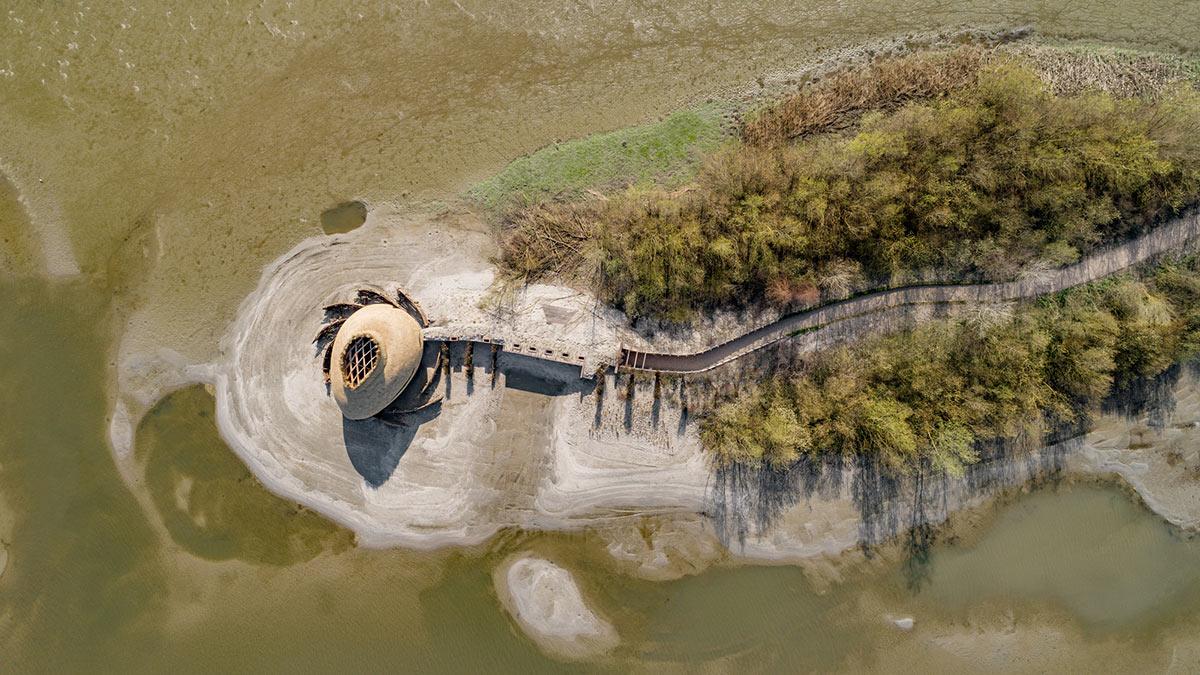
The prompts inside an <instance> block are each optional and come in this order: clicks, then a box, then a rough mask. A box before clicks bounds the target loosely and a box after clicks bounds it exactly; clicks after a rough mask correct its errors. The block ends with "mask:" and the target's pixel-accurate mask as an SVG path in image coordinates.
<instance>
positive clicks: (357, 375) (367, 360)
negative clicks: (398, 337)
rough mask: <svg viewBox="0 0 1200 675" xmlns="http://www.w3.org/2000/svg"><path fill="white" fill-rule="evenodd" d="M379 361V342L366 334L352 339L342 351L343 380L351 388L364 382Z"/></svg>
mask: <svg viewBox="0 0 1200 675" xmlns="http://www.w3.org/2000/svg"><path fill="white" fill-rule="evenodd" d="M378 363H379V343H378V342H375V340H373V339H371V338H370V337H368V336H366V335H359V336H357V337H355V338H354V339H352V340H350V344H348V345H346V351H344V352H343V353H342V380H343V381H344V382H345V383H346V386H347V387H350V388H351V389H353V388H355V387H357V386H358V385H360V384H362V383H363V381H364V380H366V379H367V377H369V376H370V375H371V372H372V371H374V370H375V366H376V365H378Z"/></svg>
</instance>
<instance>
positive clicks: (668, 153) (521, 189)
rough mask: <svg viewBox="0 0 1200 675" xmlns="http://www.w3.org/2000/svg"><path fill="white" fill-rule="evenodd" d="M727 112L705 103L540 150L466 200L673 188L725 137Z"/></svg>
mask: <svg viewBox="0 0 1200 675" xmlns="http://www.w3.org/2000/svg"><path fill="white" fill-rule="evenodd" d="M727 112H728V108H727V107H726V106H724V105H720V104H707V105H704V106H700V107H697V108H691V109H688V110H682V111H679V112H676V113H673V114H671V115H670V116H668V117H667V118H665V119H663V120H662V121H659V122H654V123H651V124H644V125H639V126H634V127H628V128H625V129H618V130H616V131H611V132H608V133H603V134H595V135H593V136H588V137H587V138H582V139H579V140H574V141H568V142H565V143H559V144H556V145H552V146H549V147H546V148H542V149H541V150H538V151H537V152H534V153H533V154H531V155H527V156H525V157H521V158H520V159H517V160H516V161H514V162H512V163H511V164H509V165H508V166H507V167H505V168H504V170H502V171H501V172H500V173H498V174H496V175H495V176H494V177H492V178H490V179H488V180H486V181H483V182H482V183H479V184H478V185H476V186H475V187H473V188H471V189H470V190H468V192H467V195H468V196H469V197H470V198H471V199H473V200H475V201H477V202H479V203H480V204H482V205H483V206H484V207H485V208H488V209H492V210H504V209H508V208H511V207H514V206H523V205H527V204H531V203H534V202H538V201H541V200H544V199H548V198H552V197H568V198H569V197H575V196H578V195H580V194H581V193H583V192H584V191H585V190H587V189H589V188H604V187H611V186H613V185H615V184H630V183H647V182H655V183H659V184H662V185H665V186H671V185H676V184H679V183H681V182H683V181H686V180H688V179H689V178H691V177H692V176H693V174H694V172H695V168H696V166H697V164H698V162H699V159H700V157H701V156H702V155H703V154H704V153H705V152H708V151H710V150H713V149H715V148H716V147H717V146H718V145H720V143H721V141H722V139H724V138H725V137H726V135H727V129H726V125H725V116H726V114H727Z"/></svg>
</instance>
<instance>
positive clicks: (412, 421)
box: [342, 341, 596, 488]
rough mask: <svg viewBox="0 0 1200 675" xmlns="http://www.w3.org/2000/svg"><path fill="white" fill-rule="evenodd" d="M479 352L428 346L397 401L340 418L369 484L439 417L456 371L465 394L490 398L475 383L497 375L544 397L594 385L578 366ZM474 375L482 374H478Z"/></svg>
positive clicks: (381, 479)
mask: <svg viewBox="0 0 1200 675" xmlns="http://www.w3.org/2000/svg"><path fill="white" fill-rule="evenodd" d="M444 344H445V345H446V349H443V345H444ZM480 351H481V350H480V349H479V345H473V346H471V348H470V349H468V346H467V343H464V342H459V343H449V344H446V343H442V342H432V341H431V342H427V343H426V344H425V349H424V351H423V352H422V354H421V367H420V368H418V369H417V372H416V374H415V375H414V376H413V380H412V382H411V383H409V385H408V386H407V387H405V389H404V391H403V392H401V394H400V396H399V397H397V398H396V400H395V401H393V402H392V403H391V404H390V405H388V407H387V408H384V409H383V410H382V411H380V412H379V413H378V414H377V415H375V416H374V417H369V418H367V419H365V420H350V419H346V418H344V417H343V418H342V440H343V442H344V443H345V445H346V454H347V455H348V457H349V459H350V463H351V465H353V466H354V469H355V470H356V471H357V472H358V474H359V475H360V476H362V477H363V480H365V481H366V482H367V484H368V485H370V486H371V487H373V488H378V487H380V486H381V485H383V484H384V483H386V482H387V481H388V480H389V479H390V478H391V477H392V474H393V473H395V471H396V467H397V466H399V464H400V460H401V459H402V458H403V457H404V454H405V453H406V452H407V451H408V448H409V446H410V445H411V444H412V442H413V439H414V438H416V435H417V432H418V430H419V429H420V427H421V426H422V425H423V424H425V423H427V422H429V421H431V420H433V419H434V418H436V417H437V416H438V415H439V414H440V413H441V409H442V403H443V401H445V400H446V399H448V398H450V396H451V394H452V392H453V391H455V389H454V388H452V387H451V384H450V381H451V379H452V377H453V376H454V374H456V373H457V374H462V375H463V376H464V377H465V378H466V380H467V383H468V384H467V386H466V387H465V388H464V389H465V392H466V396H473V395H476V394H477V391H478V392H479V393H481V394H484V395H491V394H493V393H494V392H493V388H492V387H489V388H485V389H482V390H477V388H476V387H474V386H473V381H474V378H475V377H477V376H482V377H485V378H488V379H490V380H491V381H492V382H496V374H497V371H499V372H502V373H503V374H504V382H503V388H506V389H516V390H520V391H528V392H531V393H535V394H541V395H543V396H566V395H580V396H586V395H587V394H590V393H592V391H594V390H595V387H596V385H595V382H593V381H591V380H585V379H582V378H581V377H580V376H579V368H578V367H576V366H572V365H569V364H563V363H557V362H553V361H542V360H540V359H535V358H531V357H528V356H523V355H521V354H514V353H510V352H505V351H500V352H499V353H498V354H496V358H495V359H493V358H491V357H490V355H489V356H488V357H486V358H479V352H480ZM468 354H471V357H470V358H468V356H467V355H468ZM476 371H482V375H479V374H477V373H476ZM464 389H459V390H458V391H463V390H464ZM460 395H461V394H460Z"/></svg>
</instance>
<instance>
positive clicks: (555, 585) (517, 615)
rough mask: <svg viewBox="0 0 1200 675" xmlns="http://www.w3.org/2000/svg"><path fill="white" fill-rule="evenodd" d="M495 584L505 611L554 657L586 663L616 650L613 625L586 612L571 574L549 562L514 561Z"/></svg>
mask: <svg viewBox="0 0 1200 675" xmlns="http://www.w3.org/2000/svg"><path fill="white" fill-rule="evenodd" d="M493 580H494V581H495V585H496V595H497V596H498V597H499V598H500V602H501V604H503V605H504V608H505V609H506V610H508V613H509V614H510V615H512V617H513V618H514V619H515V620H516V621H517V623H518V624H520V626H521V629H522V630H523V631H524V632H525V634H526V635H528V636H529V637H531V638H532V639H533V640H534V641H535V642H537V643H538V646H540V647H541V648H542V649H543V650H545V651H546V652H547V653H548V654H550V655H551V656H556V657H559V658H564V659H583V658H589V657H595V656H598V655H600V654H603V653H605V652H608V651H610V650H612V648H613V647H615V646H617V642H618V636H617V631H616V630H615V629H614V628H613V627H612V624H610V623H609V622H607V621H605V620H604V619H602V618H600V617H599V616H598V615H597V614H596V613H595V612H594V611H592V609H591V608H589V607H588V606H587V603H586V602H585V601H584V598H583V595H582V594H581V593H580V591H579V587H578V586H577V585H576V584H575V579H574V578H573V577H572V576H571V573H570V572H568V571H567V570H565V569H563V568H561V567H559V566H558V565H555V564H554V563H552V562H550V561H549V560H544V559H541V558H534V557H527V556H526V557H516V558H513V559H510V560H508V561H506V562H505V563H504V564H502V565H500V566H499V567H497V568H496V570H495V572H494V573H493Z"/></svg>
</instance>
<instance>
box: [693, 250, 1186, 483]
mask: <svg viewBox="0 0 1200 675" xmlns="http://www.w3.org/2000/svg"><path fill="white" fill-rule="evenodd" d="M1197 354H1200V262H1198V261H1197V259H1196V258H1189V259H1183V260H1177V261H1173V262H1167V263H1163V264H1161V265H1159V266H1157V267H1155V268H1153V269H1151V270H1149V271H1147V272H1145V273H1143V274H1140V275H1137V274H1129V275H1124V276H1121V277H1116V278H1112V279H1107V280H1104V281H1102V282H1097V283H1094V284H1091V285H1088V286H1084V287H1080V288H1078V289H1074V290H1071V291H1067V292H1065V293H1061V294H1058V295H1056V296H1052V297H1046V298H1043V299H1042V300H1041V301H1039V302H1038V303H1036V304H1032V305H1027V306H1024V307H1021V308H1018V309H1015V310H1012V311H1010V312H1003V311H997V310H993V311H990V312H982V311H978V312H976V313H975V314H973V315H970V316H968V317H966V318H960V319H955V320H938V321H930V322H926V323H923V324H921V325H920V326H918V327H916V328H914V329H912V330H909V331H904V332H900V333H896V334H892V335H885V336H879V337H875V338H872V339H868V340H866V341H864V342H861V343H858V344H857V345H855V346H852V347H848V348H840V349H835V350H832V351H829V352H826V353H823V354H821V355H819V356H818V357H817V358H816V359H815V360H814V361H812V362H811V363H809V364H808V365H807V366H806V367H805V368H804V369H803V370H802V371H799V372H795V373H792V374H787V375H779V376H776V377H774V378H771V379H769V380H767V381H765V382H763V383H762V384H761V385H759V386H758V387H757V388H755V389H753V390H751V391H749V392H746V393H744V394H742V395H740V396H738V397H737V398H734V399H732V400H728V401H725V402H723V403H720V404H718V405H717V406H716V407H715V409H713V410H711V411H710V412H709V413H708V414H707V415H706V416H705V417H704V419H703V421H702V423H701V437H702V440H703V442H704V444H705V446H706V447H707V448H708V449H709V450H711V451H712V452H713V453H714V455H715V456H716V457H717V458H718V460H719V461H721V462H726V463H729V462H736V463H745V464H762V463H766V464H769V465H771V466H773V467H775V468H786V467H789V466H791V465H792V464H793V463H795V462H796V461H798V460H800V459H801V458H804V457H812V456H816V455H818V454H823V453H836V454H842V455H853V454H856V453H857V454H869V455H876V456H878V457H879V458H880V459H882V460H883V462H884V463H885V464H886V465H888V466H890V467H892V468H893V469H898V470H901V471H903V470H906V469H908V468H911V467H913V466H917V465H919V464H922V463H925V464H926V465H928V466H931V467H933V468H934V469H938V470H944V471H947V472H948V473H950V474H961V472H962V470H963V468H964V467H965V466H966V465H969V464H971V463H973V462H974V461H976V460H977V458H978V454H977V448H978V447H979V444H980V443H981V442H986V441H989V440H992V439H1014V438H1024V439H1026V440H1028V441H1030V442H1031V443H1034V444H1036V443H1039V442H1040V441H1041V440H1042V436H1043V433H1044V432H1045V431H1046V430H1048V429H1055V428H1061V427H1062V426H1063V425H1069V426H1070V427H1076V428H1077V427H1078V426H1079V425H1081V424H1082V423H1084V422H1086V420H1087V418H1088V416H1089V415H1090V414H1092V413H1093V412H1094V411H1095V410H1096V409H1097V408H1098V406H1099V405H1100V404H1101V403H1102V401H1104V399H1105V398H1106V397H1108V396H1109V395H1110V394H1111V393H1112V392H1114V391H1116V390H1123V389H1127V388H1130V387H1133V386H1134V385H1136V384H1137V383H1139V382H1144V381H1146V380H1147V379H1152V378H1155V377H1156V376H1158V375H1160V374H1161V373H1163V372H1164V371H1165V370H1166V369H1167V368H1168V367H1170V366H1171V365H1172V364H1173V363H1175V362H1177V361H1179V360H1182V359H1190V358H1193V357H1195V356H1196V355H1197Z"/></svg>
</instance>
